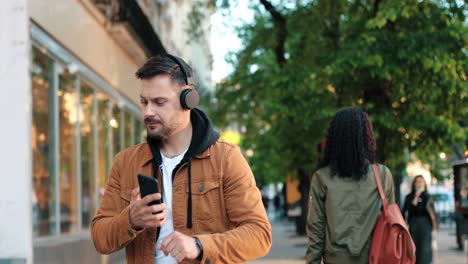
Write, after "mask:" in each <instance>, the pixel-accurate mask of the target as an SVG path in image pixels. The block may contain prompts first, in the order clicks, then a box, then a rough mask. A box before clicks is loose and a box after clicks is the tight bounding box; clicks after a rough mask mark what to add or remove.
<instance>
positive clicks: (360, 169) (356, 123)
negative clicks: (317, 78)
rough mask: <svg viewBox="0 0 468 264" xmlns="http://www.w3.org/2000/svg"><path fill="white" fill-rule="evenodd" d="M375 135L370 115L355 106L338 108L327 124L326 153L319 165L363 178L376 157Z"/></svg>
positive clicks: (334, 171) (336, 173) (357, 178)
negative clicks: (328, 124) (328, 125)
mask: <svg viewBox="0 0 468 264" xmlns="http://www.w3.org/2000/svg"><path fill="white" fill-rule="evenodd" d="M375 151H376V145H375V138H374V132H373V129H372V123H371V121H370V120H369V117H368V115H367V114H366V113H365V112H364V111H362V110H360V109H356V108H345V109H342V110H340V111H338V112H337V113H336V114H335V116H334V117H333V119H332V121H331V123H330V127H329V128H328V135H327V141H326V145H325V154H324V156H323V159H322V160H321V162H320V165H319V167H320V168H323V167H326V166H329V167H330V169H331V172H332V175H338V176H339V177H347V178H353V179H356V180H360V179H361V178H363V177H364V175H365V174H366V173H367V169H368V167H369V164H371V163H374V159H375Z"/></svg>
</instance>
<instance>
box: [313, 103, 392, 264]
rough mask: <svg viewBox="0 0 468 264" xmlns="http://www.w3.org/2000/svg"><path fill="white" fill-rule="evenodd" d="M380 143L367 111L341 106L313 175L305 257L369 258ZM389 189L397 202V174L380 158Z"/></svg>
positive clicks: (328, 261)
mask: <svg viewBox="0 0 468 264" xmlns="http://www.w3.org/2000/svg"><path fill="white" fill-rule="evenodd" d="M375 152H376V144H375V138H374V133H373V129H372V124H371V122H370V120H369V117H368V116H367V114H366V113H365V112H364V111H362V110H359V109H356V108H346V109H343V110H340V111H338V112H337V113H336V115H335V116H334V117H333V119H332V121H331V123H330V127H329V129H328V135H327V141H326V146H325V153H324V157H323V159H322V160H321V162H320V165H319V169H318V170H317V171H316V172H315V174H314V175H313V176H312V180H311V185H310V195H309V213H308V220H307V221H308V222H307V236H308V238H309V242H308V247H307V254H306V262H307V263H309V264H320V263H321V261H323V263H325V264H333V263H347V264H353V263H368V258H369V251H370V245H371V238H372V231H373V229H374V225H375V224H376V222H377V218H378V217H379V215H380V210H381V207H382V202H381V199H380V196H379V191H378V189H377V184H376V182H375V178H374V174H373V171H372V168H371V165H372V164H373V163H375ZM377 166H378V169H379V171H380V175H381V178H382V184H383V187H384V192H385V195H386V197H387V199H388V201H389V203H390V204H392V203H395V194H394V186H393V178H392V174H391V173H390V171H389V169H388V168H387V167H386V166H384V165H381V164H378V165H377Z"/></svg>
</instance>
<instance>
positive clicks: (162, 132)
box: [145, 118, 177, 142]
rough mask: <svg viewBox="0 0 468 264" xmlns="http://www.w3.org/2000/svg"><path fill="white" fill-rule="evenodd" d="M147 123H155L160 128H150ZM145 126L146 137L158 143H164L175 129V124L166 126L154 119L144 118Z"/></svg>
mask: <svg viewBox="0 0 468 264" xmlns="http://www.w3.org/2000/svg"><path fill="white" fill-rule="evenodd" d="M149 123H155V124H156V125H159V126H161V128H160V129H156V128H151V127H150V124H149ZM145 124H146V132H147V134H148V137H149V138H151V139H153V140H156V141H159V142H163V141H166V140H167V139H168V138H169V137H170V136H171V135H172V134H173V133H174V131H175V130H176V129H177V122H174V123H171V124H169V125H166V124H164V122H163V121H162V120H160V119H155V118H146V119H145Z"/></svg>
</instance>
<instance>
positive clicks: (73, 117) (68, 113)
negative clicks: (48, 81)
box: [58, 71, 78, 233]
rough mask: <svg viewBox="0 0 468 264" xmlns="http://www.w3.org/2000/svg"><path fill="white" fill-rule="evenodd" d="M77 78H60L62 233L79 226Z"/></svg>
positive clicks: (64, 74)
mask: <svg viewBox="0 0 468 264" xmlns="http://www.w3.org/2000/svg"><path fill="white" fill-rule="evenodd" d="M75 80H76V76H75V75H73V74H71V73H69V72H68V71H64V72H63V73H62V74H60V75H59V91H58V96H59V109H60V111H59V124H60V132H59V133H60V143H59V144H60V152H59V153H60V222H61V223H60V230H61V232H62V233H69V232H72V231H76V230H77V229H76V227H77V206H76V205H77V194H76V190H77V185H76V171H77V168H76V167H77V156H76V149H77V146H76V139H77V136H78V135H77V133H76V132H77V131H76V125H77V121H78V106H77V100H78V98H77V92H76V87H75V83H76V81H75Z"/></svg>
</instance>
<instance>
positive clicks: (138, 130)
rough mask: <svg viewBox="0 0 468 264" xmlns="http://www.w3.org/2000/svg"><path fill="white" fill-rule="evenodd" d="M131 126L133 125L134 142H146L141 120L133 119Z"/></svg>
mask: <svg viewBox="0 0 468 264" xmlns="http://www.w3.org/2000/svg"><path fill="white" fill-rule="evenodd" d="M134 121H135V122H134V124H133V126H134V127H135V144H141V143H144V142H146V128H145V127H144V126H143V122H142V121H140V119H139V118H135V119H134Z"/></svg>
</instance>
